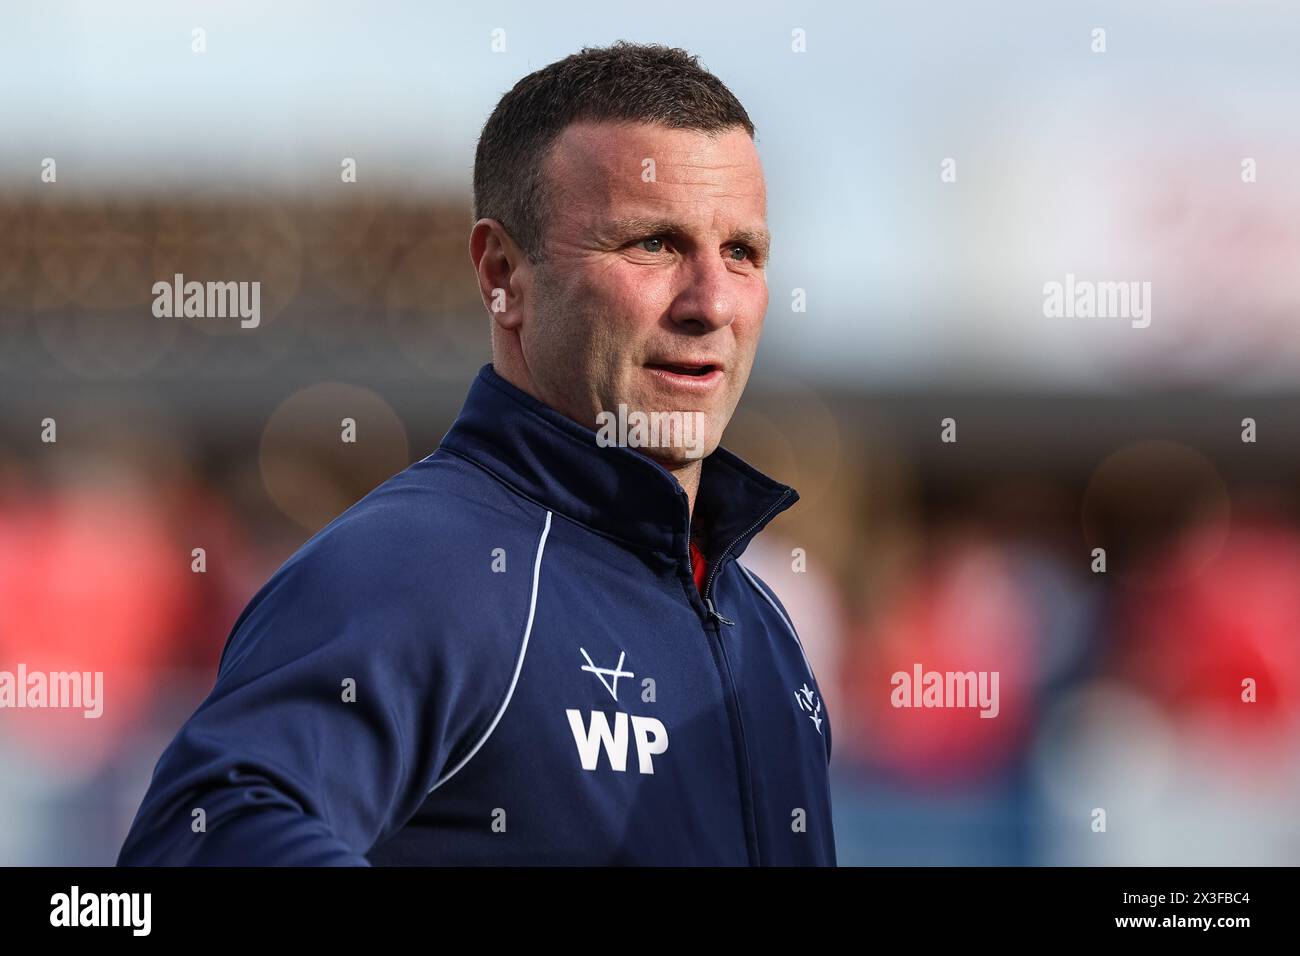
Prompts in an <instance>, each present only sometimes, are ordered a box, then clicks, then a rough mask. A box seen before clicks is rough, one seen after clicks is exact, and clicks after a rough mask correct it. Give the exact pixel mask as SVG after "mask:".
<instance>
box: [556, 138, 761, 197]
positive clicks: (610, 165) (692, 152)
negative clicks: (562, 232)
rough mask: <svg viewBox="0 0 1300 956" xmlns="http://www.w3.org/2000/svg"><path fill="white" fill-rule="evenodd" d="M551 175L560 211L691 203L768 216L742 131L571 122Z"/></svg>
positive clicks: (559, 141)
mask: <svg viewBox="0 0 1300 956" xmlns="http://www.w3.org/2000/svg"><path fill="white" fill-rule="evenodd" d="M651 164H653V165H651ZM651 169H653V178H651V176H650V173H649V170H651ZM546 172H547V181H548V183H549V184H550V186H551V190H552V194H553V196H554V197H555V199H556V200H558V202H557V206H558V207H559V208H557V209H556V212H559V213H564V212H569V213H573V212H578V211H585V212H587V213H589V214H596V213H599V212H602V211H613V210H617V211H619V212H620V213H626V212H628V211H629V209H630V207H635V208H636V209H637V210H639V211H642V212H645V213H661V214H662V213H666V212H671V211H674V210H677V211H681V210H682V207H683V206H684V205H686V206H689V205H694V206H701V207H708V208H711V209H713V210H724V211H726V212H728V213H731V214H733V215H734V216H735V217H736V218H737V219H741V218H744V219H750V218H753V217H758V218H760V219H761V218H762V217H764V216H765V215H766V206H767V192H766V184H765V182H764V179H763V168H762V164H761V163H760V162H759V158H758V150H757V149H756V148H755V147H754V141H753V140H752V139H750V137H749V134H748V133H747V132H745V130H744V129H743V128H741V127H738V126H737V127H734V128H731V129H727V130H724V131H722V132H718V133H706V132H703V131H701V130H686V129H673V128H670V127H667V126H659V125H656V124H647V123H611V122H601V123H592V122H580V123H573V124H571V125H569V126H568V127H566V128H565V130H564V131H563V132H562V133H561V134H560V135H559V136H558V137H557V138H556V141H555V144H554V147H553V149H552V150H551V152H550V155H549V157H548V162H547V169H546ZM561 204H562V205H561Z"/></svg>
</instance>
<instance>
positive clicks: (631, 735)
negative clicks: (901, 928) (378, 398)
mask: <svg viewBox="0 0 1300 956" xmlns="http://www.w3.org/2000/svg"><path fill="white" fill-rule="evenodd" d="M797 499H798V495H797V494H796V492H795V491H794V490H793V489H791V488H789V487H787V486H786V485H783V484H779V483H777V482H775V481H773V480H772V479H770V478H768V477H766V476H765V475H763V474H761V473H759V472H758V471H756V470H755V469H754V468H752V467H750V466H749V465H747V464H746V463H745V462H743V461H742V460H740V459H739V458H738V457H736V456H735V455H733V454H731V453H730V452H728V451H726V450H725V449H722V448H719V449H717V450H716V451H715V452H714V453H713V454H712V455H710V456H708V457H707V458H705V459H704V462H703V468H702V474H701V481H700V488H699V492H698V495H697V499H696V514H697V516H698V520H700V521H701V522H702V527H703V528H704V529H706V532H707V538H706V545H705V547H704V555H705V557H706V558H707V560H708V562H709V576H708V581H707V583H706V585H705V589H704V594H703V596H702V595H701V593H700V591H699V590H697V588H696V585H695V583H694V581H693V579H692V574H691V561H690V553H689V540H690V513H689V509H688V504H687V497H686V493H685V491H683V489H682V487H681V485H680V484H679V483H678V482H677V480H676V478H674V477H673V475H672V474H671V473H670V472H668V471H667V470H666V469H664V468H662V467H661V466H660V465H658V464H657V463H655V462H654V461H652V460H651V459H649V458H647V457H645V456H643V455H641V454H640V453H638V452H636V451H634V450H632V449H629V448H619V447H600V446H599V445H597V443H596V433H595V432H594V431H592V430H589V429H584V428H583V427H582V426H580V425H578V424H576V423H575V422H572V421H570V420H569V419H567V418H565V417H564V416H562V415H560V414H559V413H558V412H556V411H554V410H553V409H551V408H549V407H548V406H546V405H544V404H543V403H541V402H539V401H537V400H536V399H534V398H532V397H531V396H529V395H528V394H526V393H525V392H523V391H521V390H520V389H518V388H516V387H515V386H513V385H511V384H510V383H509V382H507V381H506V380H505V379H503V378H502V377H501V376H500V375H498V374H497V373H496V371H495V370H494V369H493V368H492V366H491V365H486V366H484V367H483V368H482V369H481V370H480V372H479V374H478V377H477V379H476V380H475V381H474V383H473V385H472V387H471V389H470V391H469V395H468V397H467V399H466V402H465V405H464V408H463V409H462V411H461V413H460V416H459V417H458V418H457V419H456V421H455V423H454V424H453V425H452V427H451V429H450V431H449V432H448V433H447V434H446V436H445V437H444V439H443V441H442V444H441V445H440V446H439V448H438V450H437V451H435V452H434V453H433V454H431V455H429V456H428V457H427V458H425V459H423V460H422V461H419V462H416V463H415V464H413V465H411V466H410V467H408V468H406V469H405V470H404V471H402V472H400V473H398V474H397V475H394V476H393V477H392V478H389V479H388V480H387V481H385V482H384V483H383V484H381V485H380V486H379V487H377V488H376V489H375V490H374V491H372V492H371V493H370V494H368V495H366V496H365V497H364V498H363V499H362V500H361V501H359V502H357V503H356V504H354V505H353V506H351V507H350V508H348V510H347V511H345V512H344V513H343V514H341V515H339V516H338V517H337V518H335V519H334V520H333V521H332V522H331V523H330V524H329V525H327V526H326V527H325V528H323V529H321V530H320V531H319V532H317V533H316V534H315V535H314V536H313V537H312V538H311V539H310V540H309V541H307V542H306V544H304V545H303V546H302V547H301V548H300V549H299V550H298V551H297V552H296V553H295V554H294V555H293V556H292V557H291V558H290V559H289V560H288V561H287V562H285V564H284V565H283V566H281V567H280V568H279V570H277V571H276V572H275V574H274V575H273V576H272V577H271V579H270V580H269V581H268V582H267V583H266V584H265V586H263V587H262V589H261V590H260V591H258V593H257V594H256V595H255V596H254V597H253V599H252V601H251V602H250V603H249V604H248V606H247V607H246V608H245V609H244V611H243V613H242V614H241V615H240V616H239V619H238V620H237V621H236V622H235V626H234V629H233V630H232V632H231V634H230V637H229V640H228V641H227V643H226V647H225V650H224V651H223V653H222V658H221V664H220V668H219V670H218V673H217V679H216V684H215V686H214V687H213V689H212V691H211V693H210V694H209V695H208V697H207V698H206V699H205V700H204V701H203V703H202V704H201V705H200V706H199V708H198V710H197V711H195V713H194V714H193V715H192V716H191V717H190V718H189V719H188V720H187V721H186V723H185V724H184V725H183V726H182V727H181V729H180V731H179V732H178V733H177V735H176V737H175V739H174V740H173V741H172V742H171V744H170V745H169V746H168V747H167V749H166V751H164V753H163V755H162V757H161V758H160V760H159V761H158V765H157V767H156V768H155V771H154V775H153V779H152V781H151V784H150V786H149V789H148V792H147V793H146V794H145V797H144V801H143V803H142V804H141V806H140V809H139V812H138V813H137V815H136V818H135V821H134V823H133V824H132V826H131V830H130V833H129V834H128V835H127V838H126V841H125V843H124V845H123V847H122V851H121V854H120V857H119V859H118V863H119V865H159V864H190V865H194V864H216V865H254V864H274V865H290V866H297V865H326V864H333V865H338V864H342V865H348V864H351V865H366V864H367V863H370V864H374V865H384V864H388V865H393V864H406V865H412V864H418V865H468V864H503V865H511V864H551V865H556V864H559V865H575V864H576V865H607V864H649V865H679V864H681V865H691V864H715V865H834V864H835V843H834V836H833V833H832V828H831V805H830V791H829V786H828V774H827V764H828V761H829V759H830V753H831V722H830V717H829V715H828V714H827V711H826V707H825V705H824V703H823V702H822V696H821V690H820V688H819V687H818V686H817V679H816V677H815V676H814V674H813V672H812V670H811V668H810V666H809V664H808V661H807V658H806V657H805V655H804V652H803V647H802V645H801V644H800V642H799V638H798V635H797V634H796V633H795V631H794V628H793V627H792V625H791V623H790V620H789V617H788V616H787V615H786V613H785V610H784V608H783V606H782V605H781V602H780V600H779V599H778V598H777V597H776V595H775V594H774V593H773V592H772V590H771V589H770V588H768V587H767V586H766V584H764V583H763V582H762V581H761V580H759V579H758V578H757V577H756V576H755V575H754V574H753V573H752V572H751V571H749V570H748V569H747V568H745V567H744V566H742V565H741V563H740V561H739V560H738V559H739V558H740V556H741V555H742V554H743V553H744V551H745V547H746V545H747V544H748V542H749V541H750V539H751V538H753V536H754V535H756V534H757V533H758V532H759V531H760V530H761V529H762V528H763V526H764V525H766V524H767V523H768V522H769V521H771V520H772V518H773V517H775V516H776V515H777V514H779V513H780V512H782V511H784V510H785V509H786V508H788V507H790V505H792V504H793V503H794V502H795V501H796V500H797ZM200 810H201V811H202V813H201V814H200V813H199V812H198V811H200Z"/></svg>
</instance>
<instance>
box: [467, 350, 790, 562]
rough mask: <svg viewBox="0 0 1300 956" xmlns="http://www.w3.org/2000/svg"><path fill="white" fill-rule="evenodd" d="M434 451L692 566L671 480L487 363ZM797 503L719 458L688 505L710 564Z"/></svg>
mask: <svg viewBox="0 0 1300 956" xmlns="http://www.w3.org/2000/svg"><path fill="white" fill-rule="evenodd" d="M441 447H442V448H445V449H447V450H449V451H451V452H453V453H455V454H458V455H460V456H461V457H463V458H467V459H469V460H470V461H472V462H474V463H475V464H477V465H479V466H481V467H483V468H485V469H487V470H488V471H489V472H491V473H492V474H493V475H495V476H496V477H497V478H498V479H500V480H501V481H503V482H505V483H506V484H507V485H509V486H510V487H512V488H513V489H515V490H516V491H517V492H519V493H520V494H522V495H523V496H524V497H526V498H529V499H531V500H532V501H534V502H536V503H537V504H540V505H542V506H543V507H545V508H547V509H548V510H550V511H554V512H556V513H557V514H561V515H564V516H565V517H568V518H571V519H572V520H574V521H577V522H578V523H579V524H582V525H585V526H587V527H588V528H591V529H592V530H594V531H598V532H600V533H602V534H606V535H609V536H611V537H614V538H617V539H619V540H620V541H622V542H624V543H627V544H632V545H636V546H640V547H644V548H649V549H652V550H654V551H658V552H662V553H664V554H667V555H669V556H671V557H672V558H673V559H674V560H685V561H686V566H687V568H689V566H690V557H689V551H688V547H689V546H688V539H689V528H690V525H689V519H690V515H689V510H688V504H687V498H686V492H685V491H684V490H683V489H682V486H681V484H680V483H679V482H678V481H677V479H676V478H675V477H674V476H673V474H672V472H670V471H668V470H667V469H666V468H664V467H663V466H662V465H660V464H659V463H658V462H656V461H654V460H653V459H651V458H648V457H646V456H645V455H642V454H640V453H639V452H637V451H634V450H633V449H631V448H621V447H601V446H600V445H598V444H596V432H595V430H594V429H587V428H583V427H582V426H581V425H579V424H578V423H577V422H574V421H572V420H570V419H569V418H566V417H565V416H563V415H561V414H560V413H559V412H557V411H555V410H554V409H553V408H551V407H550V406H548V405H545V404H543V403H542V402H540V401H539V400H537V399H536V398H533V397H532V396H531V395H529V394H528V393H527V392H524V391H522V390H521V389H519V388H517V387H515V386H514V385H512V384H511V383H510V382H508V381H506V380H505V379H504V378H502V377H501V376H500V375H499V374H498V373H497V371H496V369H494V368H493V367H492V364H491V363H488V364H487V365H484V366H483V367H482V368H481V369H479V373H478V376H477V377H476V378H475V379H474V383H473V384H472V385H471V386H470V390H469V394H468V396H467V397H466V399H465V404H464V406H463V407H462V408H461V411H460V415H459V416H458V417H457V419H456V421H455V422H454V423H452V426H451V429H450V430H449V431H448V432H447V434H446V435H445V436H444V437H443V440H442V444H441ZM798 500H799V494H798V492H796V491H795V490H794V489H793V488H791V487H789V486H788V485H783V484H781V483H780V482H778V481H774V480H773V479H771V478H769V477H768V476H767V475H764V474H763V473H762V472H760V471H758V470H757V469H755V468H754V467H752V466H751V465H749V464H747V463H746V462H745V461H743V460H742V459H741V458H739V457H738V456H736V455H734V454H732V453H731V452H729V451H727V450H726V449H725V448H722V447H719V448H717V449H716V450H715V451H714V452H713V454H711V455H709V456H708V457H707V458H705V459H704V463H703V467H702V469H701V474H700V488H699V491H698V492H697V494H696V498H695V513H696V520H697V521H699V522H703V527H704V528H705V530H706V533H707V546H706V547H705V549H704V555H705V558H706V559H707V560H708V562H709V564H710V565H712V564H714V562H716V561H718V560H719V559H720V558H724V557H725V558H735V557H739V556H740V555H741V554H742V553H743V552H744V550H745V547H746V546H747V545H748V544H749V542H750V540H751V539H752V538H753V537H754V536H755V535H756V534H758V532H759V531H761V530H762V529H763V528H764V526H766V525H767V523H768V522H769V521H771V520H772V519H773V518H774V517H776V516H777V515H778V514H780V513H781V512H782V511H784V510H786V509H787V508H789V507H790V506H791V505H793V504H794V503H795V502H796V501H798Z"/></svg>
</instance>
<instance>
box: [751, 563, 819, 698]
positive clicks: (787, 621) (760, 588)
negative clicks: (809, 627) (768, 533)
mask: <svg viewBox="0 0 1300 956" xmlns="http://www.w3.org/2000/svg"><path fill="white" fill-rule="evenodd" d="M736 567H738V568H740V570H742V571H744V572H745V577H746V578H748V579H749V583H750V584H752V585H753V586H754V590H755V591H757V592H758V593H759V594H761V595H763V600H764V601H766V602H767V603H768V604H770V605H772V610H774V611H776V613H777V615H778V616H779V617H780V618H781V620H783V621H785V626H786V628H787V630H789V631H790V634H791V635H792V636H793V637H794V642H795V643H796V644H798V645H799V653H800V654H802V655H803V666H804V667H805V668H807V669H808V676H809V677H811V678H812V681H813V683H814V684H815V683H817V675H815V674H814V673H813V669H812V665H811V664H809V663H808V654H807V653H806V652H805V651H804V649H803V641H801V640H799V632H798V631H796V630H795V629H794V625H793V624H791V623H790V619H789V618H788V617H786V616H785V612H784V611H782V610H781V606H780V605H779V604H777V603H776V602H775V601H773V600H772V596H771V595H770V594H768V593H767V591H765V590H764V589H763V585H761V584H759V583H758V581H757V580H755V578H754V575H753V573H752V572H751V571H750V570H749V568H747V567H745V566H744V565H743V564H741V563H740V561H736Z"/></svg>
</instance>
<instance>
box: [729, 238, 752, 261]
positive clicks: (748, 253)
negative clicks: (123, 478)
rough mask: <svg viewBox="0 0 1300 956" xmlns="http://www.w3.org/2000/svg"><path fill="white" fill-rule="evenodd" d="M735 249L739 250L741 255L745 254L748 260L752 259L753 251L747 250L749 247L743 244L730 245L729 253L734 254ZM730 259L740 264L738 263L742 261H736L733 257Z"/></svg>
mask: <svg viewBox="0 0 1300 956" xmlns="http://www.w3.org/2000/svg"><path fill="white" fill-rule="evenodd" d="M737 249H739V250H740V251H741V252H743V253H744V254H745V256H747V257H748V258H750V259H751V260H752V259H753V258H754V250H753V249H751V248H749V246H747V245H745V244H744V243H743V242H735V243H732V245H731V252H733V253H734V252H735V251H736V250H737ZM732 259H733V261H735V262H740V261H742V260H741V259H736V258H735V257H734V256H733V257H732Z"/></svg>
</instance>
